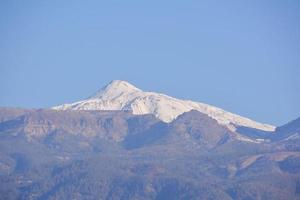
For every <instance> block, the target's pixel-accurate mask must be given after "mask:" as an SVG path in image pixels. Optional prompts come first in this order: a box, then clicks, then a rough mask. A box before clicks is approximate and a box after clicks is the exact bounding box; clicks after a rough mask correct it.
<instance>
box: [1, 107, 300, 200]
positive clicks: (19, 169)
mask: <svg viewBox="0 0 300 200" xmlns="http://www.w3.org/2000/svg"><path fill="white" fill-rule="evenodd" d="M0 119H1V121H0V199H5V200H10V199H33V200H35V199H116V200H117V199H124V200H126V199H156V200H163V199H225V200H233V199H234V200H244V199H247V200H256V199H274V200H286V199H295V200H296V199H300V170H299V169H300V148H299V138H298V137H289V136H290V135H291V134H290V133H295V132H297V131H298V130H299V129H298V128H299V126H298V120H296V121H294V122H291V123H289V124H287V125H285V126H282V127H280V128H277V129H276V130H277V131H278V132H274V133H272V134H269V135H268V137H270V138H271V137H275V136H276V135H277V134H283V133H288V134H287V135H285V136H284V137H278V138H276V139H269V140H263V141H262V142H260V143H255V142H252V140H250V141H249V140H241V139H240V138H239V137H243V135H240V134H239V133H237V132H235V131H232V130H231V129H230V128H228V127H227V126H226V125H221V124H220V123H219V122H218V121H217V120H216V119H214V118H212V117H210V116H209V115H207V114H204V113H202V112H199V111H197V110H191V111H189V112H185V113H182V114H181V115H179V116H178V117H177V118H176V119H175V120H173V121H172V122H169V123H166V122H164V121H161V120H159V119H158V118H156V117H155V116H154V115H152V114H147V115H134V114H132V113H131V112H128V111H118V110H115V111H99V110H97V111H95V110H53V109H37V110H36V109H13V108H0ZM256 131H257V130H256ZM249 133H250V132H249ZM292 135H293V134H292ZM248 137H249V138H250V139H253V138H251V134H250V135H249V136H248ZM287 138H288V139H287Z"/></svg>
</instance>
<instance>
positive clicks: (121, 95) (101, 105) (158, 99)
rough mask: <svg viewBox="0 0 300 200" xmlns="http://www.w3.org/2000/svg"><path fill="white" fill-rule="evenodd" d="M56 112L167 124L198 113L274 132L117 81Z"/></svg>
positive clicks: (232, 124) (229, 123)
mask: <svg viewBox="0 0 300 200" xmlns="http://www.w3.org/2000/svg"><path fill="white" fill-rule="evenodd" d="M53 109H57V110H69V109H70V110H129V111H132V113H133V114H136V115H141V114H153V115H155V116H156V117H157V118H159V119H161V120H162V121H164V122H171V121H173V120H174V119H176V118H177V117H178V116H179V115H181V114H183V113H184V112H188V111H191V110H197V111H199V112H202V113H205V114H207V115H209V116H210V117H212V118H214V119H216V120H217V121H218V122H219V123H220V124H222V125H226V126H228V127H229V128H231V129H234V128H235V127H236V126H246V127H250V128H255V129H261V130H266V131H273V130H274V129H275V127H274V126H271V125H268V124H261V123H258V122H255V121H253V120H250V119H248V118H245V117H242V116H239V115H236V114H233V113H230V112H227V111H225V110H223V109H220V108H217V107H214V106H211V105H207V104H204V103H199V102H194V101H189V100H180V99H176V98H173V97H170V96H167V95H164V94H159V93H155V92H144V91H142V90H140V89H138V88H137V87H135V86H133V85H132V84H130V83H128V82H126V81H121V80H114V81H112V82H110V83H109V84H108V85H106V86H105V87H103V88H102V89H101V90H99V91H98V92H96V93H95V94H94V95H92V96H91V97H89V98H88V99H85V100H82V101H79V102H75V103H71V104H63V105H60V106H56V107H53Z"/></svg>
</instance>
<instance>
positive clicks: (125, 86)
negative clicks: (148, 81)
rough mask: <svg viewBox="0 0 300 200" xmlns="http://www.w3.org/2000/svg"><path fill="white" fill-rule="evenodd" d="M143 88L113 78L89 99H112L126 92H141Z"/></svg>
mask: <svg viewBox="0 0 300 200" xmlns="http://www.w3.org/2000/svg"><path fill="white" fill-rule="evenodd" d="M140 91H141V90H140V89H138V88H137V87H135V86H134V85H132V84H130V83H128V82H126V81H122V80H113V81H111V82H110V83H109V84H108V85H106V86H105V87H103V88H101V89H100V90H99V91H97V92H96V93H95V94H94V95H92V96H91V97H90V98H89V99H99V98H102V99H107V100H109V99H110V100H111V99H114V98H117V97H119V96H121V95H124V94H130V93H134V92H140Z"/></svg>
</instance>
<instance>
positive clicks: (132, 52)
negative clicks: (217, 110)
mask: <svg viewBox="0 0 300 200" xmlns="http://www.w3.org/2000/svg"><path fill="white" fill-rule="evenodd" d="M225 2H226V3H225ZM242 2H243V3H242ZM113 79H124V80H127V81H129V82H131V83H132V84H134V85H136V86H138V87H139V88H141V89H143V90H151V91H157V92H163V93H166V94H169V95H171V96H175V97H178V98H184V99H192V100H196V101H200V102H204V103H209V104H212V105H216V106H218V107H221V108H224V109H226V110H229V111H232V112H235V113H238V114H241V115H243V116H247V117H250V118H252V119H255V120H257V121H261V122H266V123H271V124H274V125H281V124H283V123H285V122H288V121H290V120H292V119H294V118H296V117H299V116H300V105H299V102H300V1H299V0H285V1H282V0H269V1H268V0H265V1H264V0H258V1H255V0H253V1H252V0H251V1H238V0H236V1H230V0H229V1H221V0H220V1H212V0H207V1H155V0H152V1H130V0H129V1H113V0H112V1H96V0H95V1H90V0H87V1H75V0H73V1H71V0H70V1H68V0H66V1H62V0H51V1H39V0H36V1H31V0H27V1H23V0H13V1H12V0H2V1H1V2H0V92H1V93H0V95H1V96H0V106H13V107H34V108H41V107H50V106H54V105H57V104H61V103H66V102H73V101H76V100H79V99H82V98H85V97H88V96H90V95H91V94H92V93H94V92H95V91H96V90H97V89H99V88H100V87H102V86H103V85H105V84H107V83H108V82H109V81H111V80H113Z"/></svg>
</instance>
